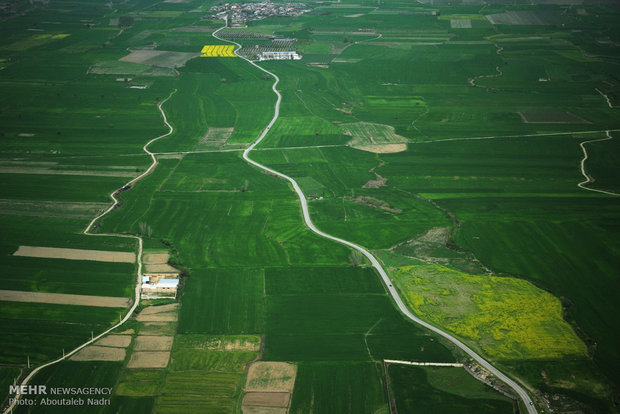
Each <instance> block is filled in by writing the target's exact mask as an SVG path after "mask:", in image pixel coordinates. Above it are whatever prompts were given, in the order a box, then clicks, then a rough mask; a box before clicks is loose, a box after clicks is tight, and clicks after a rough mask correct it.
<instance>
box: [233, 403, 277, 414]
mask: <svg viewBox="0 0 620 414" xmlns="http://www.w3.org/2000/svg"><path fill="white" fill-rule="evenodd" d="M241 412H242V413H243V414H286V413H288V408H281V407H258V406H252V405H247V406H246V405H242V406H241Z"/></svg>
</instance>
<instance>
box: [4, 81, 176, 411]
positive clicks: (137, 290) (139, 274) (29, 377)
mask: <svg viewBox="0 0 620 414" xmlns="http://www.w3.org/2000/svg"><path fill="white" fill-rule="evenodd" d="M176 91H177V90H176V89H175V90H173V91H172V92H171V93H170V95H168V97H167V98H166V99H164V100H163V101H161V102H160V103H158V104H157V109H158V110H159V112H160V113H161V115H162V117H163V120H164V124H165V125H166V126H167V127H168V132H166V133H165V134H163V135H160V136H158V137H156V138H153V139H151V140H150V141H148V142H147V143H146V144H144V146H143V147H142V149H143V150H144V152H146V153H147V154H148V155H149V156H150V157H151V160H152V161H153V162H152V164H151V166H150V167H149V168H148V169H147V170H146V171H145V172H143V173H142V174H140V175H139V176H137V177H136V178H134V179H132V180H131V181H129V182H127V183H126V184H125V185H124V186H122V187H121V188H120V189H118V190H114V191H113V192H112V193H110V198H111V199H112V205H111V206H110V207H108V208H107V209H106V210H105V211H103V212H102V213H100V214H99V215H97V216H95V218H93V219H92V220H91V221H90V223H88V226H86V228H85V229H84V231H83V232H82V234H84V235H86V236H97V237H125V238H131V239H135V240H137V241H138V253H137V257H136V263H137V264H138V271H137V277H136V288H135V292H134V293H135V299H134V301H133V305H132V306H131V308H129V310H128V311H127V313H126V314H125V316H124V317H123V318H122V319H121V320H119V322H118V323H116V324H114V325H113V326H112V327H110V328H108V329H106V330H105V331H103V332H102V333H100V334H99V335H97V336H93V337H92V338H91V339H90V340H89V341H87V342H85V343H83V344H82V345H80V346H78V347H77V348H75V349H73V350H72V351H69V352H67V353H65V354H64V355H63V356H62V357H60V358H58V359H55V360H53V361H50V362H47V363H45V364H43V365H39V366H38V367H36V368H35V369H33V370H32V371H31V372H30V374H28V375H27V376H26V378H24V379H23V380H22V382H21V384H20V385H21V386H24V385H27V384H28V383H29V382H30V380H32V379H33V378H34V376H35V375H36V374H37V373H38V372H39V371H41V370H42V369H43V368H47V367H49V366H51V365H54V364H57V363H59V362H61V361H64V360H66V359H68V358H69V357H70V356H72V355H74V354H75V353H77V352H78V351H80V350H82V349H84V348H86V347H87V346H88V345H91V344H92V343H94V342H95V341H97V340H99V339H101V338H102V337H104V336H105V335H107V334H109V333H110V332H112V331H113V330H114V329H116V328H118V327H119V326H121V325H123V324H124V323H125V322H127V321H128V320H129V318H130V317H131V316H132V315H133V313H134V312H135V310H136V309H137V307H138V304H139V303H140V289H141V277H142V245H143V243H142V237H140V236H135V235H133V234H120V233H119V234H116V233H91V230H92V228H93V226H94V225H95V223H96V222H97V221H98V220H99V219H101V218H103V217H104V216H106V215H107V214H108V213H109V212H111V211H112V210H114V208H116V206H118V205H119V204H118V199H117V198H116V196H117V195H118V194H120V193H121V192H122V191H125V190H123V189H126V190H128V189H129V188H130V186H131V185H133V184H135V183H136V182H138V181H139V180H141V179H142V178H144V177H146V176H147V175H149V174H151V173H152V172H153V170H154V169H155V168H156V167H157V165H158V164H159V162H158V161H157V157H156V155H155V153H153V152H151V151H149V149H148V146H149V145H151V144H152V143H153V142H155V141H158V140H160V139H162V138H165V137H167V136H169V135H170V134H172V133H173V132H174V128H173V127H172V125H170V123H169V122H168V118H167V117H166V113H165V112H164V110H163V109H162V105H163V104H164V103H166V102H167V101H168V99H170V98H171V97H172V95H174V93H175V92H176ZM127 187H129V188H127ZM20 398H21V394H19V393H18V394H16V395H15V398H14V399H13V403H12V404H10V405H9V406H8V407H7V408H6V409H5V410H4V412H3V413H4V414H9V413H12V412H13V408H14V407H15V406H16V405H17V401H18V400H19V399H20ZM9 399H10V395H9Z"/></svg>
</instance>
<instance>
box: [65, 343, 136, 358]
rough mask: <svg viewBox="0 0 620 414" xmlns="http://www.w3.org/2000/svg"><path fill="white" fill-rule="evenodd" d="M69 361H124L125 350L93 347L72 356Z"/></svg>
mask: <svg viewBox="0 0 620 414" xmlns="http://www.w3.org/2000/svg"><path fill="white" fill-rule="evenodd" d="M69 359H71V360H72V361H123V360H124V359H125V348H112V347H107V346H95V345H91V346H87V347H86V348H84V349H82V350H80V351H79V352H77V353H76V354H75V355H72V356H71V358H69Z"/></svg>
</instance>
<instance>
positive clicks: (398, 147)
mask: <svg viewBox="0 0 620 414" xmlns="http://www.w3.org/2000/svg"><path fill="white" fill-rule="evenodd" d="M353 148H355V149H358V150H362V151H367V152H374V153H375V154H392V153H395V152H403V151H407V144H379V145H354V146H353Z"/></svg>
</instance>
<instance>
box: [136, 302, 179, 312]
mask: <svg viewBox="0 0 620 414" xmlns="http://www.w3.org/2000/svg"><path fill="white" fill-rule="evenodd" d="M178 308H179V304H178V303H169V304H167V305H160V306H149V307H147V308H144V309H142V310H141V311H140V315H154V314H157V313H167V312H173V311H175V310H177V309H178Z"/></svg>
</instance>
